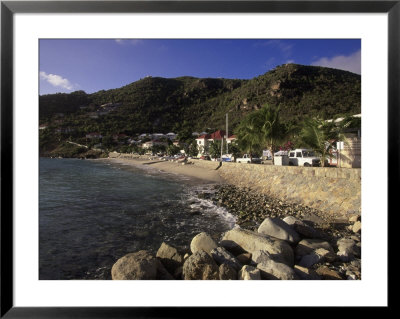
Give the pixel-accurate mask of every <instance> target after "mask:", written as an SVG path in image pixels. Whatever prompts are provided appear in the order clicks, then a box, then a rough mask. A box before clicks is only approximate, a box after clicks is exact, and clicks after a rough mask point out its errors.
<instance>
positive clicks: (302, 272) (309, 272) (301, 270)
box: [294, 265, 321, 280]
mask: <svg viewBox="0 0 400 319" xmlns="http://www.w3.org/2000/svg"><path fill="white" fill-rule="evenodd" d="M294 272H295V273H296V275H297V277H299V278H300V279H302V280H320V279H321V277H320V276H319V275H318V274H317V273H316V271H315V270H313V269H308V268H305V267H302V266H299V265H295V266H294Z"/></svg>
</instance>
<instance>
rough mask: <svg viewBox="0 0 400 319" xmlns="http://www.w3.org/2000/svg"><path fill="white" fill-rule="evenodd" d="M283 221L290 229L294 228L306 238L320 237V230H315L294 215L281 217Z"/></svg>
mask: <svg viewBox="0 0 400 319" xmlns="http://www.w3.org/2000/svg"><path fill="white" fill-rule="evenodd" d="M283 221H284V222H285V223H286V224H288V225H289V226H290V227H291V228H292V229H294V230H295V231H296V232H297V233H299V234H300V235H302V236H304V237H307V238H318V237H321V234H320V232H318V231H317V230H315V229H314V228H313V227H311V226H309V225H307V224H306V223H305V222H303V221H302V220H300V219H298V218H296V217H294V216H287V217H285V218H284V219H283Z"/></svg>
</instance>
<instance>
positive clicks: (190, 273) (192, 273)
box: [183, 250, 219, 280]
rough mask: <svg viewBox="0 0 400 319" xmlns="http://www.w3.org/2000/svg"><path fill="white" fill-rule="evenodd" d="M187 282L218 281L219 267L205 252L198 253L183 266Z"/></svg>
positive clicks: (184, 277)
mask: <svg viewBox="0 0 400 319" xmlns="http://www.w3.org/2000/svg"><path fill="white" fill-rule="evenodd" d="M183 279H185V280H218V279H219V267H218V265H217V264H216V263H215V261H214V259H212V258H211V256H210V255H209V254H207V253H206V252H205V251H203V250H201V251H197V252H195V253H194V254H193V255H191V256H190V257H189V258H188V259H186V261H185V263H184V264H183Z"/></svg>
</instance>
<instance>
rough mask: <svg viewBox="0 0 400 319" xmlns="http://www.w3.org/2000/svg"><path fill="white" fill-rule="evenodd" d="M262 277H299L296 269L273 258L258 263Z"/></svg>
mask: <svg viewBox="0 0 400 319" xmlns="http://www.w3.org/2000/svg"><path fill="white" fill-rule="evenodd" d="M257 268H258V269H260V272H261V277H262V278H265V279H269V280H294V279H298V278H297V276H296V273H295V272H294V269H293V268H291V267H289V266H288V265H286V264H283V263H280V262H276V261H274V260H273V259H270V260H269V261H263V262H262V263H260V264H257Z"/></svg>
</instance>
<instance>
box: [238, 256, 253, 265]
mask: <svg viewBox="0 0 400 319" xmlns="http://www.w3.org/2000/svg"><path fill="white" fill-rule="evenodd" d="M251 256H252V255H251V254H250V253H243V254H240V255H239V256H236V259H237V260H238V261H239V262H240V263H241V264H242V265H248V264H250V262H251Z"/></svg>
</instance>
